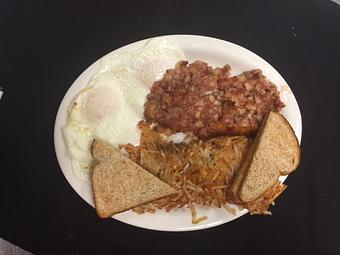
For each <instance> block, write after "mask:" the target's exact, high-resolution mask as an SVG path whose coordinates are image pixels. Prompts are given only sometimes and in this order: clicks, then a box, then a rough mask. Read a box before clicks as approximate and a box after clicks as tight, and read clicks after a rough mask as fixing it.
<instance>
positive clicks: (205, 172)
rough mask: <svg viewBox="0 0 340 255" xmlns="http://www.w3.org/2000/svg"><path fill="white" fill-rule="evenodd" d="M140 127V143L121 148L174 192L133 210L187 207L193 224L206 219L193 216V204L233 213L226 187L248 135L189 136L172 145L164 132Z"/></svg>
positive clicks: (138, 211)
mask: <svg viewBox="0 0 340 255" xmlns="http://www.w3.org/2000/svg"><path fill="white" fill-rule="evenodd" d="M140 128H141V131H142V136H141V144H140V146H138V147H134V146H131V145H123V146H121V147H122V148H125V150H126V151H127V152H128V154H129V156H130V158H131V159H132V160H134V161H135V162H136V163H138V164H140V165H141V166H142V167H144V168H145V169H147V170H148V171H149V172H151V173H152V174H154V175H156V176H157V177H159V178H160V179H161V180H163V181H164V182H166V183H168V184H170V185H171V186H173V187H174V188H176V189H177V190H178V193H177V194H175V195H172V196H169V197H166V198H162V199H159V200H156V201H153V202H150V203H147V204H144V205H141V206H138V207H136V208H134V209H133V211H134V212H136V213H139V214H142V213H146V212H151V213H152V212H155V210H156V209H165V210H166V211H170V210H174V209H176V208H181V207H188V208H189V209H190V210H191V213H192V222H193V223H194V224H198V223H199V222H202V221H203V220H206V219H207V217H206V216H202V217H197V213H196V209H195V205H199V206H212V207H223V208H225V210H226V211H227V212H229V213H231V214H233V215H235V213H236V212H235V209H233V208H231V207H229V206H228V202H229V201H230V200H231V197H230V195H229V194H230V192H229V189H230V186H231V183H232V181H233V178H234V177H235V174H236V172H237V170H238V168H239V167H240V165H241V163H242V162H243V160H244V157H245V155H246V153H247V151H248V148H249V145H250V141H249V139H248V138H246V137H245V136H231V137H218V138H214V139H210V140H207V141H198V140H197V139H196V138H195V137H192V138H191V139H190V140H189V142H186V143H184V142H183V143H177V144H174V143H172V142H171V141H170V142H169V141H168V140H167V139H164V132H163V133H159V132H157V131H156V130H155V128H154V129H152V128H151V127H150V126H149V125H148V124H147V123H145V122H142V123H140ZM187 140H188V139H187Z"/></svg>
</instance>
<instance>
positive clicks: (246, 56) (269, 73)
mask: <svg viewBox="0 0 340 255" xmlns="http://www.w3.org/2000/svg"><path fill="white" fill-rule="evenodd" d="M164 37H166V38H169V39H171V40H173V41H175V42H176V43H177V44H178V45H179V46H180V48H181V49H182V50H183V52H184V54H185V55H186V57H187V60H188V61H189V62H192V61H194V60H203V61H205V62H207V63H209V64H210V65H212V66H223V65H225V64H229V65H231V68H232V75H237V74H239V73H241V72H243V71H246V70H250V69H255V68H259V69H261V70H262V71H263V73H264V75H265V76H266V77H267V78H268V79H269V80H270V81H272V82H273V83H274V84H276V85H277V87H278V89H279V91H281V98H282V100H283V101H284V103H285V104H286V107H285V108H284V109H283V115H284V116H285V117H286V118H287V119H288V121H289V122H290V124H291V125H292V127H293V129H294V131H295V133H296V136H297V137H298V139H299V141H300V140H301V133H302V123H301V115H300V110H299V106H298V104H297V101H296V99H295V97H294V94H293V93H292V92H291V90H290V88H289V86H288V85H287V83H286V82H285V80H284V79H283V78H282V76H281V75H280V74H279V73H278V72H277V71H276V70H275V69H274V68H273V67H272V66H271V65H270V64H269V63H267V62H266V61H265V60H263V59H262V58H261V57H259V56H257V55H256V54H254V53H252V52H251V51H249V50H247V49H245V48H243V47H240V46H238V45H236V44H233V43H230V42H226V41H223V40H220V39H215V38H211V37H205V36H197V35H167V36H164ZM150 39H151V38H150ZM148 40H149V39H145V40H142V41H138V42H135V43H132V44H129V45H126V46H124V47H122V48H119V49H117V50H114V51H113V52H111V53H109V54H112V53H119V52H123V51H126V50H131V49H136V48H139V47H141V46H143V45H144V44H145V43H146V42H147V41H148ZM99 61H100V60H98V61H96V62H95V63H93V64H92V65H91V66H90V67H88V68H87V69H86V70H85V71H84V72H83V73H82V74H81V75H80V76H79V77H78V78H77V79H76V80H75V82H74V83H73V84H72V86H71V87H70V88H69V90H68V91H67V93H66V95H65V96H64V98H63V100H62V102H61V104H60V107H59V110H58V113H57V117H56V121H55V127H54V145H55V150H56V154H57V158H58V161H59V164H60V167H61V169H62V171H63V173H64V175H65V177H66V179H67V181H68V182H69V183H70V184H71V186H72V188H73V189H74V190H75V191H76V192H77V193H78V194H79V195H80V196H81V197H82V198H83V199H84V200H85V201H86V202H87V203H89V204H90V205H91V206H94V203H93V197H92V188H91V183H90V182H89V181H83V180H79V179H77V178H76V177H74V176H73V173H72V164H71V158H70V156H69V155H68V153H67V148H66V144H65V141H64V138H63V135H62V127H63V126H64V125H65V124H66V118H67V108H68V106H69V104H70V103H71V101H72V99H73V98H74V96H76V95H77V93H78V92H79V91H80V90H81V89H82V88H83V87H85V86H86V85H87V83H88V81H89V79H90V77H91V76H92V75H93V74H95V73H96V71H97V70H98V67H99ZM284 179H285V177H281V180H282V181H283V180H284ZM234 208H236V211H237V213H236V215H232V214H230V213H228V212H226V211H225V210H224V209H221V208H198V213H199V215H207V216H208V220H206V221H203V222H202V223H200V224H197V225H194V224H192V223H191V214H190V211H189V210H188V209H185V208H182V209H178V210H176V211H172V212H170V213H167V212H165V211H163V210H161V211H157V212H156V213H155V214H143V215H138V214H136V213H133V212H131V210H130V211H127V212H124V213H120V214H117V215H115V216H113V218H114V219H116V220H119V221H122V222H125V223H127V224H131V225H134V226H138V227H142V228H147V229H153V230H162V231H189V230H198V229H204V228H210V227H214V226H217V225H220V224H223V223H226V222H229V221H232V220H234V219H236V218H238V217H240V216H242V215H244V214H245V213H247V210H238V209H237V207H234ZM93 213H95V212H93Z"/></svg>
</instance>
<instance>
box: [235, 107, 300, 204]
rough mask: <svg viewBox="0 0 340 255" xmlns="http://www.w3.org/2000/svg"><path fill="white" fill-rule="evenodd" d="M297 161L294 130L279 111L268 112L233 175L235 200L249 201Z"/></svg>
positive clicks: (294, 166) (272, 183)
mask: <svg viewBox="0 0 340 255" xmlns="http://www.w3.org/2000/svg"><path fill="white" fill-rule="evenodd" d="M299 162H300V147H299V143H298V140H297V138H296V136H295V133H294V130H293V129H292V127H291V126H290V124H289V123H288V121H287V120H286V119H285V118H284V117H283V116H282V115H281V114H280V113H277V112H270V113H269V114H268V115H267V117H266V119H265V120H264V122H263V124H262V126H261V128H260V130H259V132H258V134H257V136H256V138H255V141H254V143H253V145H252V146H251V148H250V150H249V152H248V155H247V157H246V159H245V162H244V163H243V165H242V167H241V169H240V170H239V172H238V173H237V176H236V177H235V180H234V183H233V185H232V192H233V194H234V196H235V197H236V199H237V200H239V202H250V201H253V200H255V199H256V198H258V197H260V196H261V195H262V194H264V193H265V192H266V191H267V190H268V189H270V188H271V187H273V186H274V185H275V184H276V183H277V182H278V178H279V176H280V175H287V174H290V173H291V172H293V171H294V170H295V169H296V168H297V166H298V164H299Z"/></svg>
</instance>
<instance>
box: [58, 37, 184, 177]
mask: <svg viewBox="0 0 340 255" xmlns="http://www.w3.org/2000/svg"><path fill="white" fill-rule="evenodd" d="M184 59H185V56H184V54H183V52H182V51H181V49H180V48H179V47H178V46H177V45H176V44H175V43H173V42H172V41H169V40H167V39H164V38H155V39H151V40H149V41H148V42H147V43H146V44H145V45H144V46H143V47H141V48H139V49H136V50H130V51H126V52H123V53H119V54H109V55H107V56H105V57H103V58H102V60H101V63H100V67H99V70H98V71H97V73H96V74H95V75H94V76H93V77H92V78H91V79H90V81H89V83H88V84H87V86H86V87H85V88H84V89H83V90H81V91H80V92H79V93H78V95H77V96H76V97H75V98H74V100H73V101H72V103H71V105H70V109H69V113H68V119H67V124H66V125H65V127H64V129H63V133H64V137H65V141H66V144H67V148H68V151H69V154H70V156H71V158H72V168H73V173H74V174H75V176H76V177H78V178H80V179H88V178H89V173H90V169H91V166H92V164H93V159H92V156H91V153H90V148H91V144H92V141H93V139H94V138H99V139H103V140H105V141H107V142H109V143H110V144H112V145H113V146H118V145H119V144H127V143H131V144H134V145H136V144H138V143H139V139H140V131H139V129H138V126H137V124H138V122H139V121H140V120H141V119H143V110H144V108H143V105H144V102H145V99H146V95H147V94H148V93H149V91H150V87H151V86H152V84H153V82H154V81H156V80H159V79H161V78H162V77H163V75H164V73H165V71H166V70H167V69H169V68H174V66H175V64H176V63H177V62H178V61H180V60H184Z"/></svg>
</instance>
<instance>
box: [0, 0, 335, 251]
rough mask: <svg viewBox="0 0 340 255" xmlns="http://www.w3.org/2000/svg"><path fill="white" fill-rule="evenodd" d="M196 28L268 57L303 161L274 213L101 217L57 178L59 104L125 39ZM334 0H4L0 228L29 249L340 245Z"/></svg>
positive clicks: (0, 7) (0, 23)
mask: <svg viewBox="0 0 340 255" xmlns="http://www.w3.org/2000/svg"><path fill="white" fill-rule="evenodd" d="M163 34H200V35H206V36H212V37H217V38H221V39H224V40H227V41H230V42H234V43H236V44H239V45H241V46H243V47H246V48H248V49H249V50H251V51H253V52H255V53H256V54H258V55H260V56H261V57H263V58H264V59H265V60H267V61H268V62H269V63H271V64H272V65H273V66H274V67H275V68H276V69H277V70H278V71H279V72H280V73H281V74H282V76H283V77H284V78H285V79H286V81H287V82H288V84H289V85H290V87H291V88H292V90H293V92H294V94H295V96H296V98H297V100H298V102H299V105H300V109H301V113H302V119H303V134H302V162H301V165H300V167H299V170H298V171H297V172H296V173H294V174H293V175H292V176H290V177H289V178H288V180H287V184H288V185H289V188H288V189H287V191H285V193H284V194H283V195H282V196H281V197H280V198H279V200H278V202H277V205H276V206H275V207H274V208H273V210H272V212H273V216H271V217H261V216H253V217H250V216H249V215H246V216H244V217H241V218H239V219H237V220H235V221H233V222H230V223H228V224H225V225H221V226H218V227H215V228H211V229H208V230H203V231H196V232H187V233H168V232H157V231H150V230H144V229H140V228H136V227H133V226H129V225H126V224H123V223H121V222H118V221H115V220H101V219H99V218H98V217H97V215H96V213H95V211H94V209H93V208H92V207H90V206H89V205H88V204H86V202H84V201H83V200H82V199H81V198H80V197H79V196H78V195H77V194H76V193H75V192H74V191H73V189H72V188H71V186H70V185H69V184H68V182H67V181H66V179H65V178H64V176H63V174H62V172H61V170H60V168H59V165H58V163H57V160H56V157H55V152H54V145H53V126H54V120H55V116H56V112H57V109H58V106H59V103H60V102H61V100H62V98H63V96H64V94H65V93H66V91H67V89H68V87H69V86H70V85H71V84H72V82H73V81H74V80H75V79H76V78H77V76H78V75H79V74H80V73H81V72H82V71H83V70H85V68H86V67H87V66H89V65H90V64H91V63H93V62H94V61H95V60H97V59H99V58H100V57H101V56H103V55H104V54H106V53H108V52H110V51H112V50H114V49H116V48H118V47H120V46H123V45H126V44H128V43H131V42H134V41H137V40H140V39H144V38H149V37H153V36H156V35H163ZM339 64H340V6H339V5H337V4H335V3H333V2H331V1H327V0H323V1H322V0H320V1H308V0H306V1H300V0H298V1H285V0H281V1H190V0H182V1H177V0H174V1H171V0H169V1H131V0H125V1H87V0H82V1H62V0H59V1H32V0H28V1H11V0H0V86H2V87H3V88H4V90H5V93H4V96H3V98H2V99H1V101H0V131H1V138H0V169H1V170H0V237H2V238H4V239H6V240H9V241H11V242H13V243H14V244H17V245H20V246H21V247H22V248H24V249H27V250H29V251H31V252H34V253H36V254H208V253H211V254H340V221H339V217H340V189H339V186H340V185H339V180H340V167H339V158H340V153H339V152H340V151H339V147H340V136H339V132H340V112H339V110H340V107H339V101H340V96H339V94H340V89H339V87H340V65H339Z"/></svg>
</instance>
